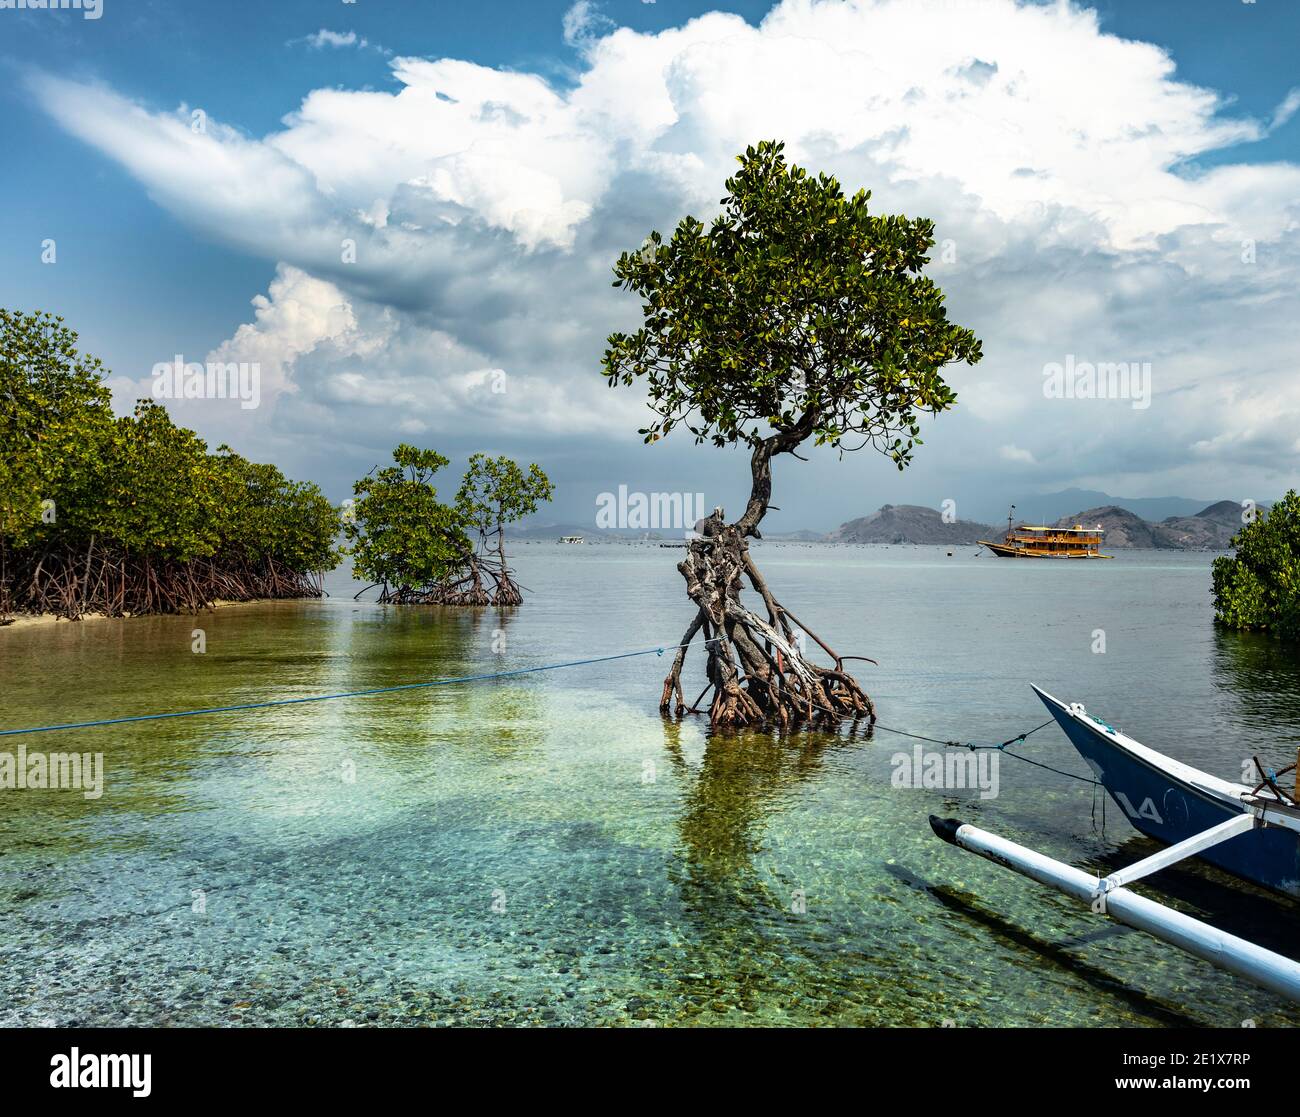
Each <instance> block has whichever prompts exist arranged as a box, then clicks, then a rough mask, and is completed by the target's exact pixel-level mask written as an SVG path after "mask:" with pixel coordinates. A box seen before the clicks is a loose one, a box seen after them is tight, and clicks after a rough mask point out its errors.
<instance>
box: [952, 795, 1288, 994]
mask: <svg viewBox="0 0 1300 1117" xmlns="http://www.w3.org/2000/svg"><path fill="white" fill-rule="evenodd" d="M1266 817H1267V819H1268V822H1267V824H1280V825H1283V826H1288V828H1291V829H1298V828H1300V826H1298V825H1297V819H1296V817H1295V816H1286V815H1283V817H1279V811H1278V804H1276V803H1269V804H1268V805H1266V806H1258V805H1257V806H1256V807H1255V808H1254V809H1248V810H1247V811H1245V812H1243V813H1242V814H1241V815H1238V816H1236V817H1234V818H1232V819H1229V820H1228V821H1227V822H1223V823H1220V824H1219V825H1218V826H1214V827H1211V828H1210V829H1209V830H1206V831H1203V832H1202V833H1200V834H1195V835H1193V836H1192V837H1190V838H1188V839H1187V840H1186V841H1183V842H1179V843H1177V844H1176V845H1172V846H1169V847H1168V848H1167V849H1163V850H1161V851H1160V852H1159V853H1156V854H1154V855H1152V856H1151V857H1148V858H1145V859H1144V860H1142V861H1138V862H1137V863H1136V864H1133V865H1130V866H1128V867H1127V868H1125V869H1120V870H1118V871H1116V872H1114V873H1112V874H1110V876H1107V877H1101V878H1098V877H1096V876H1094V875H1093V874H1091V873H1085V872H1084V871H1083V870H1082V869H1076V868H1075V867H1074V866H1073V865H1067V864H1065V863H1064V862H1062V861H1056V860H1054V859H1053V858H1051V857H1047V856H1045V855H1044V854H1041V853H1037V852H1035V851H1034V850H1032V849H1029V848H1028V847H1026V846H1022V845H1017V844H1016V843H1015V842H1011V841H1008V840H1007V839H1006V838H1000V837H998V836H997V835H996V834H990V833H989V832H988V831H987V830H980V829H979V828H978V827H975V826H971V825H969V824H966V823H963V822H961V821H960V820H959V819H955V818H936V817H935V816H934V815H931V816H930V828H931V829H932V830H933V831H934V832H935V833H936V834H937V835H938V836H939V837H941V838H942V839H943V840H944V841H945V842H948V843H950V844H952V845H955V846H960V847H961V848H962V849H966V850H969V851H970V852H971V853H978V854H979V855H980V856H981V857H984V858H987V859H988V860H989V861H993V862H995V863H996V864H998V865H1003V866H1005V867H1006V868H1008V869H1014V870H1015V871H1016V872H1018V873H1021V874H1023V875H1024V876H1027V877H1029V878H1030V879H1032V880H1036V881H1038V882H1039V883H1040V884H1048V885H1051V886H1052V887H1053V888H1057V889H1059V890H1060V891H1062V892H1064V893H1065V894H1066V895H1067V896H1073V897H1074V898H1075V899H1076V900H1082V901H1083V902H1084V903H1086V904H1089V905H1090V906H1092V908H1093V910H1094V911H1100V912H1104V913H1105V914H1107V915H1110V916H1113V917H1114V918H1115V919H1117V920H1118V921H1119V922H1120V923H1124V924H1127V925H1128V926H1130V927H1134V928H1136V929H1137V930H1139V931H1145V932H1146V933H1147V934H1149V935H1153V936H1154V937H1155V938H1158V939H1161V940H1162V941H1164V942H1167V943H1170V944H1172V945H1173V946H1176V947H1178V948H1179V949H1180V950H1185V951H1187V953H1189V954H1194V955H1196V957H1198V958H1204V959H1205V960H1206V961H1207V962H1212V963H1213V964H1214V965H1216V966H1220V967H1222V968H1223V969H1225V970H1229V971H1230V972H1232V973H1235V974H1237V976H1239V977H1244V978H1245V979H1246V980H1247V981H1253V982H1254V983H1255V984H1256V985H1261V986H1263V987H1264V988H1265V989H1271V990H1272V991H1273V992H1274V993H1280V994H1281V995H1282V996H1284V997H1289V998H1290V999H1291V1000H1293V1001H1300V963H1297V962H1295V961H1293V960H1292V959H1290V958H1287V957H1284V956H1283V955H1281V954H1275V953H1274V952H1273V951H1271V950H1265V949H1264V948H1263V947H1262V946H1257V945H1256V944H1255V943H1253V942H1247V941H1246V940H1245V939H1240V938H1237V936H1236V935H1229V934H1228V933H1226V932H1225V931H1219V930H1216V929H1215V928H1213V927H1211V926H1210V925H1209V924H1208V923H1202V922H1201V921H1200V920H1198V919H1193V918H1192V917H1191V916H1189V915H1184V914H1183V913H1182V912H1179V911H1174V909H1173V908H1168V907H1165V905H1164V904H1160V903H1157V902H1156V901H1154V900H1148V899H1147V898H1146V897H1145V896H1139V895H1138V894H1137V893H1136V892H1130V891H1129V889H1128V887H1127V885H1129V884H1132V883H1133V881H1135V880H1137V879H1139V878H1141V877H1144V876H1147V875H1148V874H1150V873H1154V872H1156V871H1158V870H1160V869H1163V868H1166V867H1167V866H1169V865H1172V864H1173V863H1174V862H1176V861H1181V860H1182V859H1183V858H1185V857H1191V856H1194V855H1195V854H1197V853H1200V852H1201V851H1203V850H1205V849H1208V848H1209V847H1210V846H1213V845H1218V844H1219V843H1220V842H1225V841H1227V840H1228V839H1230V838H1234V837H1236V836H1237V835H1239V834H1243V833H1245V832H1246V831H1248V830H1252V829H1254V828H1255V827H1256V826H1263V825H1266V822H1265V818H1266Z"/></svg>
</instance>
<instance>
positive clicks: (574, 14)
mask: <svg viewBox="0 0 1300 1117" xmlns="http://www.w3.org/2000/svg"><path fill="white" fill-rule="evenodd" d="M652 2H653V0H652ZM615 26H616V24H615V23H614V21H613V20H612V19H610V18H609V17H608V16H607V15H605V14H604V13H602V12H601V10H600V6H599V5H598V4H596V3H595V2H594V0H574V3H573V4H572V5H570V7H569V8H568V10H566V11H565V13H564V17H563V19H562V20H561V27H562V29H563V31H564V41H565V42H566V43H568V44H569V46H571V47H574V46H582V45H584V44H585V43H588V42H590V41H591V40H592V39H594V38H595V37H596V36H597V35H599V34H601V33H602V32H604V31H609V30H612V29H613V28H614V27H615Z"/></svg>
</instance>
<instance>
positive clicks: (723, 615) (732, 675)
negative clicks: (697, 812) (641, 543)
mask: <svg viewBox="0 0 1300 1117" xmlns="http://www.w3.org/2000/svg"><path fill="white" fill-rule="evenodd" d="M703 527H704V533H703V536H702V537H701V538H699V539H696V540H694V541H692V542H691V543H690V544H689V545H688V546H687V553H686V558H685V559H684V560H683V561H682V562H680V563H678V565H677V569H678V570H679V571H680V572H681V575H682V577H683V578H685V579H686V593H687V595H688V596H689V597H690V598H691V600H692V601H693V602H695V604H696V606H697V607H698V612H697V613H696V615H695V618H694V619H693V620H692V621H691V623H690V626H689V627H688V628H687V629H686V632H685V633H684V634H683V636H682V639H681V641H680V643H681V645H682V646H681V647H679V648H678V649H677V654H676V656H675V657H674V659H673V666H672V670H671V671H670V672H669V674H668V677H667V678H666V679H664V689H663V695H662V697H661V699H660V703H659V709H660V710H661V711H662V712H664V713H668V712H669V711H670V710H671V709H673V708H674V702H675V711H676V713H677V714H679V715H680V714H684V713H688V712H689V713H702V712H703V711H702V710H701V709H700V708H699V704H700V702H701V701H702V700H703V698H704V696H705V695H706V694H708V692H709V691H710V690H712V692H713V699H712V702H711V704H710V706H709V722H710V724H711V725H712V726H714V727H715V728H734V727H741V726H757V725H764V724H771V725H776V726H778V727H780V728H782V729H786V728H792V727H796V726H827V727H829V726H834V725H838V724H839V723H840V722H841V721H843V720H846V719H852V720H855V721H856V720H857V719H860V718H867V719H868V724H870V723H873V722H875V720H876V711H875V706H874V705H873V704H872V701H871V699H870V698H869V697H868V696H867V693H866V692H865V691H864V690H863V689H862V687H861V686H859V685H858V683H857V680H855V679H854V678H853V676H852V675H850V674H849V673H848V671H846V670H845V668H844V660H845V659H846V658H849V657H844V656H839V655H837V654H836V653H835V652H834V651H832V650H831V649H830V648H829V647H827V646H826V644H825V643H824V642H823V641H822V640H821V639H820V638H819V637H817V636H816V635H815V634H814V633H813V632H811V631H810V630H809V629H808V628H807V627H806V626H805V625H803V624H802V623H800V621H799V619H798V618H797V617H795V616H794V615H793V614H791V613H790V611H789V610H788V609H786V608H784V606H782V605H781V604H780V603H779V602H778V601H777V600H776V599H775V598H774V597H773V596H772V593H771V591H770V590H769V589H768V587H767V583H766V582H765V581H764V580H763V577H762V575H761V574H760V573H759V571H758V568H757V567H756V566H755V565H754V562H753V559H752V558H751V557H750V554H749V545H748V543H747V541H746V539H745V536H744V534H742V531H741V529H740V528H739V527H737V526H736V525H729V524H726V523H724V522H723V519H722V512H721V509H717V510H715V512H714V514H713V515H712V516H711V517H710V518H709V519H708V520H706V521H704V524H703ZM745 578H748V579H749V581H750V584H751V585H752V586H753V588H754V589H755V590H756V591H757V592H758V594H759V595H760V596H761V597H762V599H763V603H764V605H765V606H766V611H767V620H764V619H763V618H762V617H760V616H758V615H757V614H756V613H754V612H752V611H751V610H750V609H748V608H747V607H746V606H745V605H744V604H743V603H742V602H741V600H740V591H741V587H742V583H743V580H744V579H745ZM700 632H703V633H704V637H705V640H706V641H707V642H706V644H705V647H706V649H707V655H708V663H707V675H708V680H709V685H708V687H706V688H705V690H704V692H703V693H702V694H701V695H700V697H699V698H698V699H696V701H695V702H694V703H693V704H692V705H690V706H687V705H686V702H685V700H684V698H683V696H682V680H681V675H682V666H683V664H684V663H685V662H686V652H687V645H689V644H690V643H691V642H692V641H693V640H694V639H695V636H696V634H697V633H700ZM804 634H806V635H807V636H808V637H810V638H811V639H812V640H813V641H814V642H816V644H817V645H818V646H819V647H820V648H821V649H822V650H823V651H824V652H826V654H827V655H829V656H830V657H831V659H832V660H833V662H834V666H833V667H821V666H819V665H817V664H815V663H813V662H811V661H810V660H809V659H808V658H807V657H806V656H805V655H804V647H803V635H804ZM852 658H859V659H860V658H865V657H861V656H857V657H852ZM868 662H874V661H870V660H869V661H868Z"/></svg>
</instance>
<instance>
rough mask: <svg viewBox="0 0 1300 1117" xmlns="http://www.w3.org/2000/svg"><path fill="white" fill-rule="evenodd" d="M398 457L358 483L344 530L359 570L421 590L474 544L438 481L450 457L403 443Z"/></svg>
mask: <svg viewBox="0 0 1300 1117" xmlns="http://www.w3.org/2000/svg"><path fill="white" fill-rule="evenodd" d="M393 461H394V463H395V464H394V465H391V466H388V467H387V468H385V469H379V470H376V471H372V472H371V473H370V474H369V475H367V476H365V477H363V478H362V479H361V480H360V481H358V482H357V483H356V484H355V485H353V486H352V491H353V492H354V493H355V494H356V496H358V497H359V498H360V499H359V500H358V501H357V502H356V504H355V506H354V508H353V512H354V514H355V519H354V520H352V521H350V522H348V523H346V524H345V525H344V532H345V534H346V535H347V538H348V539H349V540H350V541H351V542H352V555H353V565H354V567H355V569H356V571H357V573H358V574H360V575H361V576H362V577H364V578H367V579H369V580H370V581H372V582H378V583H382V584H383V585H385V586H388V585H392V586H397V587H399V588H402V589H404V590H407V591H419V590H422V589H426V588H427V587H430V586H433V585H436V584H437V583H438V582H439V581H441V580H443V579H444V578H446V577H448V576H449V575H450V574H452V573H454V572H455V571H457V570H458V569H460V568H461V566H463V565H464V562H465V558H466V556H467V555H469V554H471V553H472V547H471V545H470V541H469V538H468V537H467V536H466V534H465V531H464V529H463V527H462V524H461V519H460V516H459V515H458V514H457V512H456V509H455V508H453V507H452V506H451V505H448V504H443V503H442V502H441V501H439V500H438V490H437V489H436V488H434V486H433V484H432V478H433V475H434V474H435V473H437V472H438V470H440V469H442V468H443V467H444V466H446V465H447V464H448V462H447V459H446V458H444V457H443V456H442V455H441V454H439V453H438V452H437V451H435V450H420V449H417V448H416V447H414V446H411V445H410V444H408V443H402V445H400V446H398V447H397V449H396V450H394V451H393Z"/></svg>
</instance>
